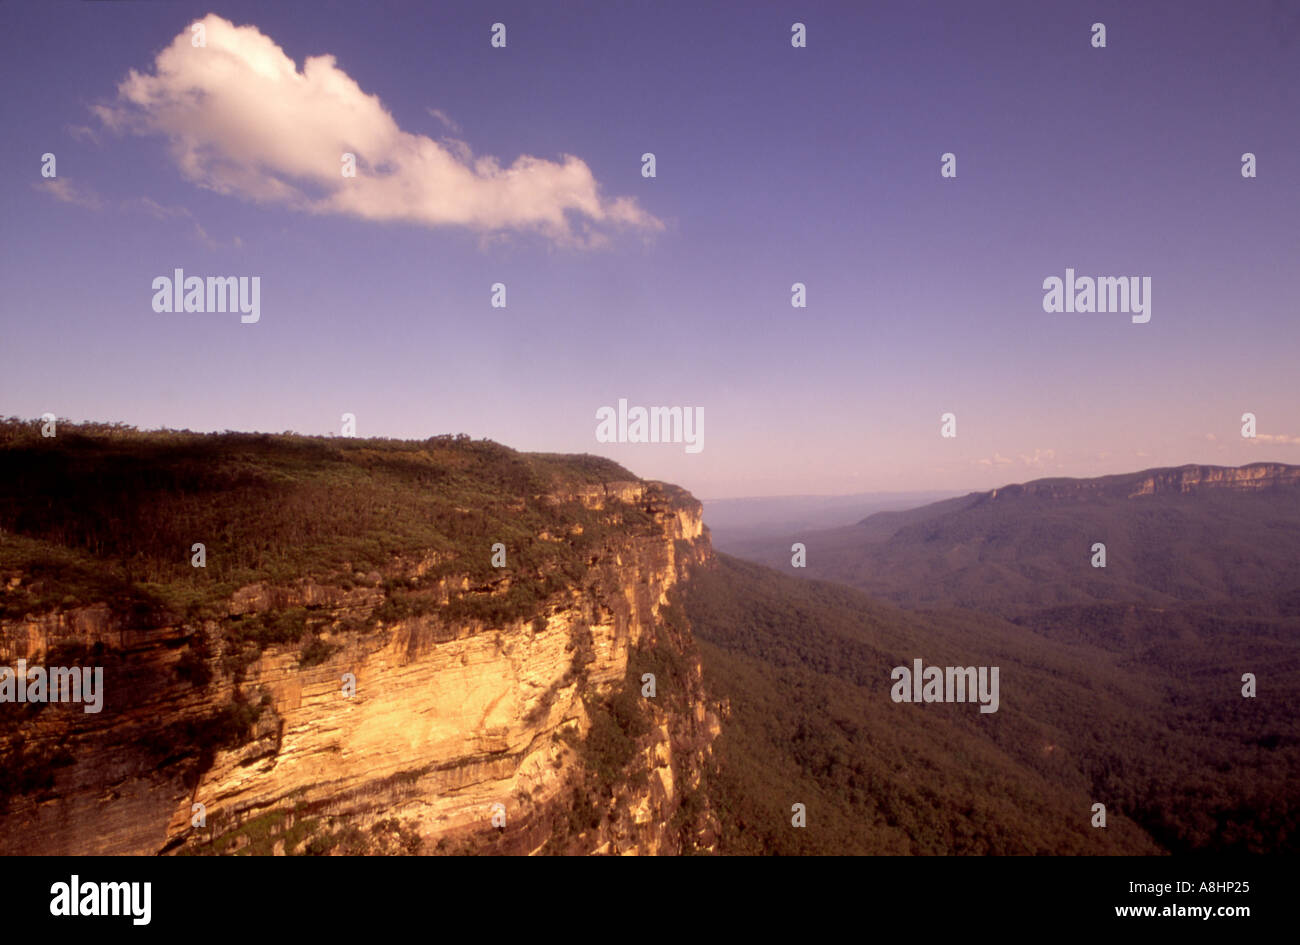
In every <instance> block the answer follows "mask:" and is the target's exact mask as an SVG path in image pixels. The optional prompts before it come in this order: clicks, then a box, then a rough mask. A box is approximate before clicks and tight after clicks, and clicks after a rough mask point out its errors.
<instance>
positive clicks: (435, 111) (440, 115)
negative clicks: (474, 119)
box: [425, 108, 460, 134]
mask: <svg viewBox="0 0 1300 945" xmlns="http://www.w3.org/2000/svg"><path fill="white" fill-rule="evenodd" d="M425 111H426V112H428V113H429V114H430V115H432V116H433V117H434V118H436V119H438V121H440V122H442V123H443V124H444V125H446V126H447V128H448V129H449V130H451V131H454V132H456V134H460V125H458V124H456V122H454V121H453V120H452V119H451V116H450V115H448V114H447V113H446V112H444V111H443V110H442V109H441V108H426V109H425Z"/></svg>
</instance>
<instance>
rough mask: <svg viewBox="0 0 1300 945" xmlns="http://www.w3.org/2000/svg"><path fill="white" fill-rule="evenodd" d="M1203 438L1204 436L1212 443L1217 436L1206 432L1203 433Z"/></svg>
mask: <svg viewBox="0 0 1300 945" xmlns="http://www.w3.org/2000/svg"><path fill="white" fill-rule="evenodd" d="M1205 438H1206V439H1207V440H1209V441H1210V442H1211V443H1213V442H1214V441H1215V440H1217V439H1218V437H1217V436H1215V435H1214V434H1213V433H1207V434H1205Z"/></svg>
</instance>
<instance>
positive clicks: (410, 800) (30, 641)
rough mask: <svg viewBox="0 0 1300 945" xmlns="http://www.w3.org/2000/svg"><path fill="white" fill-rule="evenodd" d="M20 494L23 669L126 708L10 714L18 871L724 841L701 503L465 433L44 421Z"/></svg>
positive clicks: (13, 499)
mask: <svg viewBox="0 0 1300 945" xmlns="http://www.w3.org/2000/svg"><path fill="white" fill-rule="evenodd" d="M0 478H2V479H3V480H4V481H5V482H6V483H9V484H11V485H12V488H9V489H7V490H6V491H5V493H4V494H3V496H0V529H3V534H2V535H0V577H3V587H4V592H3V596H2V597H0V663H3V664H9V665H13V664H14V663H15V661H16V660H18V659H19V658H22V659H26V660H27V661H28V662H29V663H30V664H48V665H89V664H91V663H93V664H94V665H100V666H103V667H104V675H105V681H104V688H105V705H104V710H103V711H102V712H101V713H99V714H85V713H83V712H82V709H81V706H79V705H60V704H51V705H39V704H12V703H11V704H5V705H3V706H0V772H3V774H0V837H3V838H4V839H3V841H0V848H2V849H3V851H4V852H7V853H21V852H43V853H64V852H66V853H93V852H103V853H128V852H129V853H155V852H164V851H166V852H181V853H289V854H292V853H326V852H345V853H368V852H373V853H418V852H425V853H428V852H487V851H500V852H558V853H573V852H580V853H589V852H643V853H661V852H679V851H681V850H682V849H683V848H684V847H694V846H695V845H700V846H701V847H703V848H707V846H708V842H709V840H708V838H709V836H710V835H711V827H710V816H709V813H708V811H707V810H706V809H704V808H703V807H702V806H701V805H700V804H698V803H696V802H695V801H694V800H693V799H692V797H691V795H692V792H693V791H694V789H695V787H696V786H697V785H698V780H699V770H700V767H701V765H702V764H703V762H704V760H705V759H706V758H707V755H708V752H709V750H710V743H711V741H712V739H713V738H714V736H715V735H716V733H717V719H716V715H715V714H714V713H713V712H712V711H711V709H710V708H709V706H708V704H707V702H706V699H705V696H704V693H703V690H702V688H701V685H700V668H699V663H698V656H697V655H696V653H695V649H694V643H693V641H692V639H691V636H690V632H689V627H687V626H686V625H685V624H684V623H683V622H682V621H681V620H680V618H679V617H676V616H674V613H673V611H672V608H671V607H669V606H668V604H667V592H668V590H669V588H671V587H672V586H673V585H674V584H676V583H677V582H678V581H679V580H681V579H682V577H683V576H684V574H685V573H686V572H687V570H688V569H689V568H690V567H691V566H692V565H693V564H696V563H698V562H699V561H700V560H702V559H703V558H704V557H706V556H707V555H708V553H709V549H708V539H707V535H706V533H705V532H704V530H703V526H702V523H701V519H700V506H699V503H698V502H696V501H695V500H694V499H692V498H691V497H690V496H689V495H687V494H686V493H684V492H683V491H682V490H680V489H677V488H676V487H673V486H669V485H666V484H662V483H654V482H646V481H642V480H639V479H637V478H636V477H635V476H633V475H632V474H631V473H629V472H627V471H626V470H624V469H622V468H621V467H619V466H618V465H616V464H614V463H612V462H609V461H607V460H603V459H599V458H597V457H591V456H553V455H544V454H521V453H517V452H515V451H513V450H509V449H507V448H505V447H502V446H499V445H497V444H495V443H490V442H487V441H471V440H470V439H469V438H467V437H463V436H462V437H436V438H432V439H430V440H426V441H419V442H406V441H388V440H354V439H333V438H319V437H302V436H297V435H281V436H270V435H248V434H222V435H200V434H191V433H186V432H181V433H177V432H158V433H143V432H139V431H135V430H132V429H130V428H126V427H123V426H120V425H111V426H110V425H91V424H82V425H72V424H60V427H59V434H58V436H57V437H55V438H43V437H41V436H40V435H39V433H38V432H37V427H36V426H35V425H33V424H24V423H21V422H18V421H9V422H7V423H5V424H4V425H3V427H2V428H0ZM196 542H202V543H203V544H204V545H205V546H206V549H205V553H206V567H202V568H196V567H194V566H193V565H192V556H193V554H194V552H193V550H192V546H193V544H194V543H196ZM498 543H499V544H500V545H502V546H504V554H505V566H504V567H494V566H493V555H494V548H493V546H494V545H496V544H498ZM498 560H499V559H498ZM647 667H648V668H647ZM643 672H656V673H657V675H658V677H659V686H658V692H657V694H656V696H655V698H653V699H651V698H643V697H642V696H641V694H640V687H641V683H640V678H641V674H642V673H643ZM349 679H350V680H351V681H352V684H353V685H354V686H355V691H354V693H351V694H349V693H348V692H347V691H346V689H347V687H348V682H349ZM196 804H197V805H202V806H201V807H198V808H196V807H195V806H194V805H196ZM495 805H500V806H499V807H497V806H495ZM494 815H496V820H495V822H494V819H493V818H494Z"/></svg>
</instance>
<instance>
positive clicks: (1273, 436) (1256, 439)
mask: <svg viewBox="0 0 1300 945" xmlns="http://www.w3.org/2000/svg"><path fill="white" fill-rule="evenodd" d="M1243 439H1245V440H1246V442H1248V443H1269V444H1277V445H1280V446H1297V445H1300V436H1289V435H1287V434H1285V433H1256V434H1255V435H1254V436H1253V437H1249V436H1248V437H1243Z"/></svg>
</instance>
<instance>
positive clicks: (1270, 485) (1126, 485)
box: [987, 463, 1300, 499]
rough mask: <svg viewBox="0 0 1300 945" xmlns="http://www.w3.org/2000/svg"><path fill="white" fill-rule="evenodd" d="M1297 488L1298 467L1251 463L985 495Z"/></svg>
mask: <svg viewBox="0 0 1300 945" xmlns="http://www.w3.org/2000/svg"><path fill="white" fill-rule="evenodd" d="M1298 485H1300V466H1288V465H1286V464H1283V463H1251V464H1250V465H1248V466H1240V467H1234V466H1196V465H1187V466H1177V467H1173V468H1168V469H1148V470H1146V471H1145V472H1140V473H1133V474H1130V475H1123V476H1102V477H1101V478H1099V479H1038V480H1035V481H1034V482H1027V483H1024V484H1022V485H1012V486H1004V487H1003V488H1001V489H994V490H992V491H991V492H989V493H987V497H988V498H989V499H999V498H1001V499H1006V498H1011V497H1013V496H1025V497H1032V498H1047V499H1088V498H1099V497H1108V498H1129V499H1133V498H1139V497H1141V496H1149V495H1166V494H1181V495H1193V494H1196V493H1199V492H1205V491H1210V490H1215V491H1220V490H1221V491H1237V492H1248V491H1261V490H1265V489H1283V488H1293V487H1295V486H1298Z"/></svg>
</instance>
